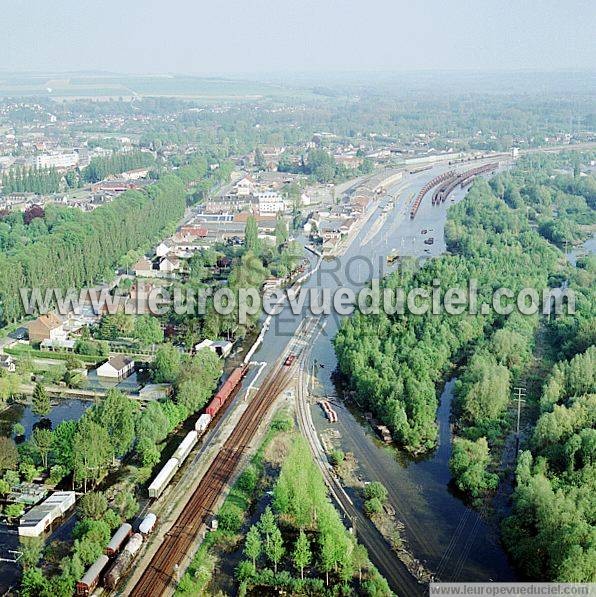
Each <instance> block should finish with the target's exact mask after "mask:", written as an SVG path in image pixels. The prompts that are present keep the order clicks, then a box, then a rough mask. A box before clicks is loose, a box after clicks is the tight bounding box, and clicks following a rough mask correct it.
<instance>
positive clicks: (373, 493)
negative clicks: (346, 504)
mask: <svg viewBox="0 0 596 597" xmlns="http://www.w3.org/2000/svg"><path fill="white" fill-rule="evenodd" d="M387 495H388V493H387V489H386V488H385V486H384V485H383V484H382V483H379V481H373V482H372V483H369V484H368V485H366V486H365V487H364V497H365V498H366V499H367V500H371V499H377V500H379V501H380V502H381V504H384V503H385V502H386V501H387Z"/></svg>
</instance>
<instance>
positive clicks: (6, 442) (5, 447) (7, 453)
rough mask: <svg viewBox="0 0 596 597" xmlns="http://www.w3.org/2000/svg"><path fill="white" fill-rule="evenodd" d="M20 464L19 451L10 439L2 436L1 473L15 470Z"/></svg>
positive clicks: (0, 448) (0, 451)
mask: <svg viewBox="0 0 596 597" xmlns="http://www.w3.org/2000/svg"><path fill="white" fill-rule="evenodd" d="M18 463H19V451H18V450H17V446H16V444H15V443H14V441H13V440H12V439H11V438H10V437H4V436H0V472H3V471H6V470H10V469H15V468H16V467H17V464H18Z"/></svg>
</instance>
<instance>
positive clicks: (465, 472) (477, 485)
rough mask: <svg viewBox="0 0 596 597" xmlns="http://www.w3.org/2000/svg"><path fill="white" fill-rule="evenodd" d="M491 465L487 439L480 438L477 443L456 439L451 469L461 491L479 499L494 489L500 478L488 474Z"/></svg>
mask: <svg viewBox="0 0 596 597" xmlns="http://www.w3.org/2000/svg"><path fill="white" fill-rule="evenodd" d="M489 463H490V456H489V449H488V443H487V441H486V438H485V437H480V438H478V439H477V440H476V441H475V442H473V441H470V440H467V439H463V438H455V440H454V442H453V453H452V455H451V459H450V460H449V467H450V469H451V473H452V474H453V476H454V478H455V482H456V484H457V486H458V487H459V489H461V490H462V491H465V492H467V493H469V494H470V495H472V496H473V497H479V496H480V495H482V494H483V493H484V492H486V491H487V490H489V489H494V488H495V487H496V486H497V484H498V482H499V478H498V477H497V475H495V474H494V473H489V472H487V470H486V468H487V466H488V465H489Z"/></svg>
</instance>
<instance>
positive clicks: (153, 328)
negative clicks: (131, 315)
mask: <svg viewBox="0 0 596 597" xmlns="http://www.w3.org/2000/svg"><path fill="white" fill-rule="evenodd" d="M133 336H134V337H135V338H136V339H137V340H138V341H139V342H140V343H141V344H142V345H143V346H147V345H149V344H159V343H161V342H163V329H162V327H161V325H160V323H159V320H158V319H157V318H155V317H153V316H151V315H139V316H137V317H136V318H135V321H134V331H133Z"/></svg>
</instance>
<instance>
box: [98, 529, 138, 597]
mask: <svg viewBox="0 0 596 597" xmlns="http://www.w3.org/2000/svg"><path fill="white" fill-rule="evenodd" d="M142 544H143V535H141V534H140V533H135V534H134V535H133V536H132V537H131V538H130V541H129V542H128V543H127V544H126V546H125V547H124V549H123V550H122V553H121V554H120V555H119V556H118V557H117V558H116V561H115V562H114V563H113V564H112V567H111V568H110V569H109V570H108V571H107V572H106V575H105V577H104V580H103V584H104V585H105V586H106V588H108V589H110V590H112V591H113V590H114V589H115V588H116V586H117V585H118V583H119V582H120V579H121V578H122V577H123V576H124V575H125V574H126V573H127V572H128V571H129V569H130V567H131V565H132V562H133V560H134V559H135V556H136V555H137V553H138V551H139V549H141V545H142Z"/></svg>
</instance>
